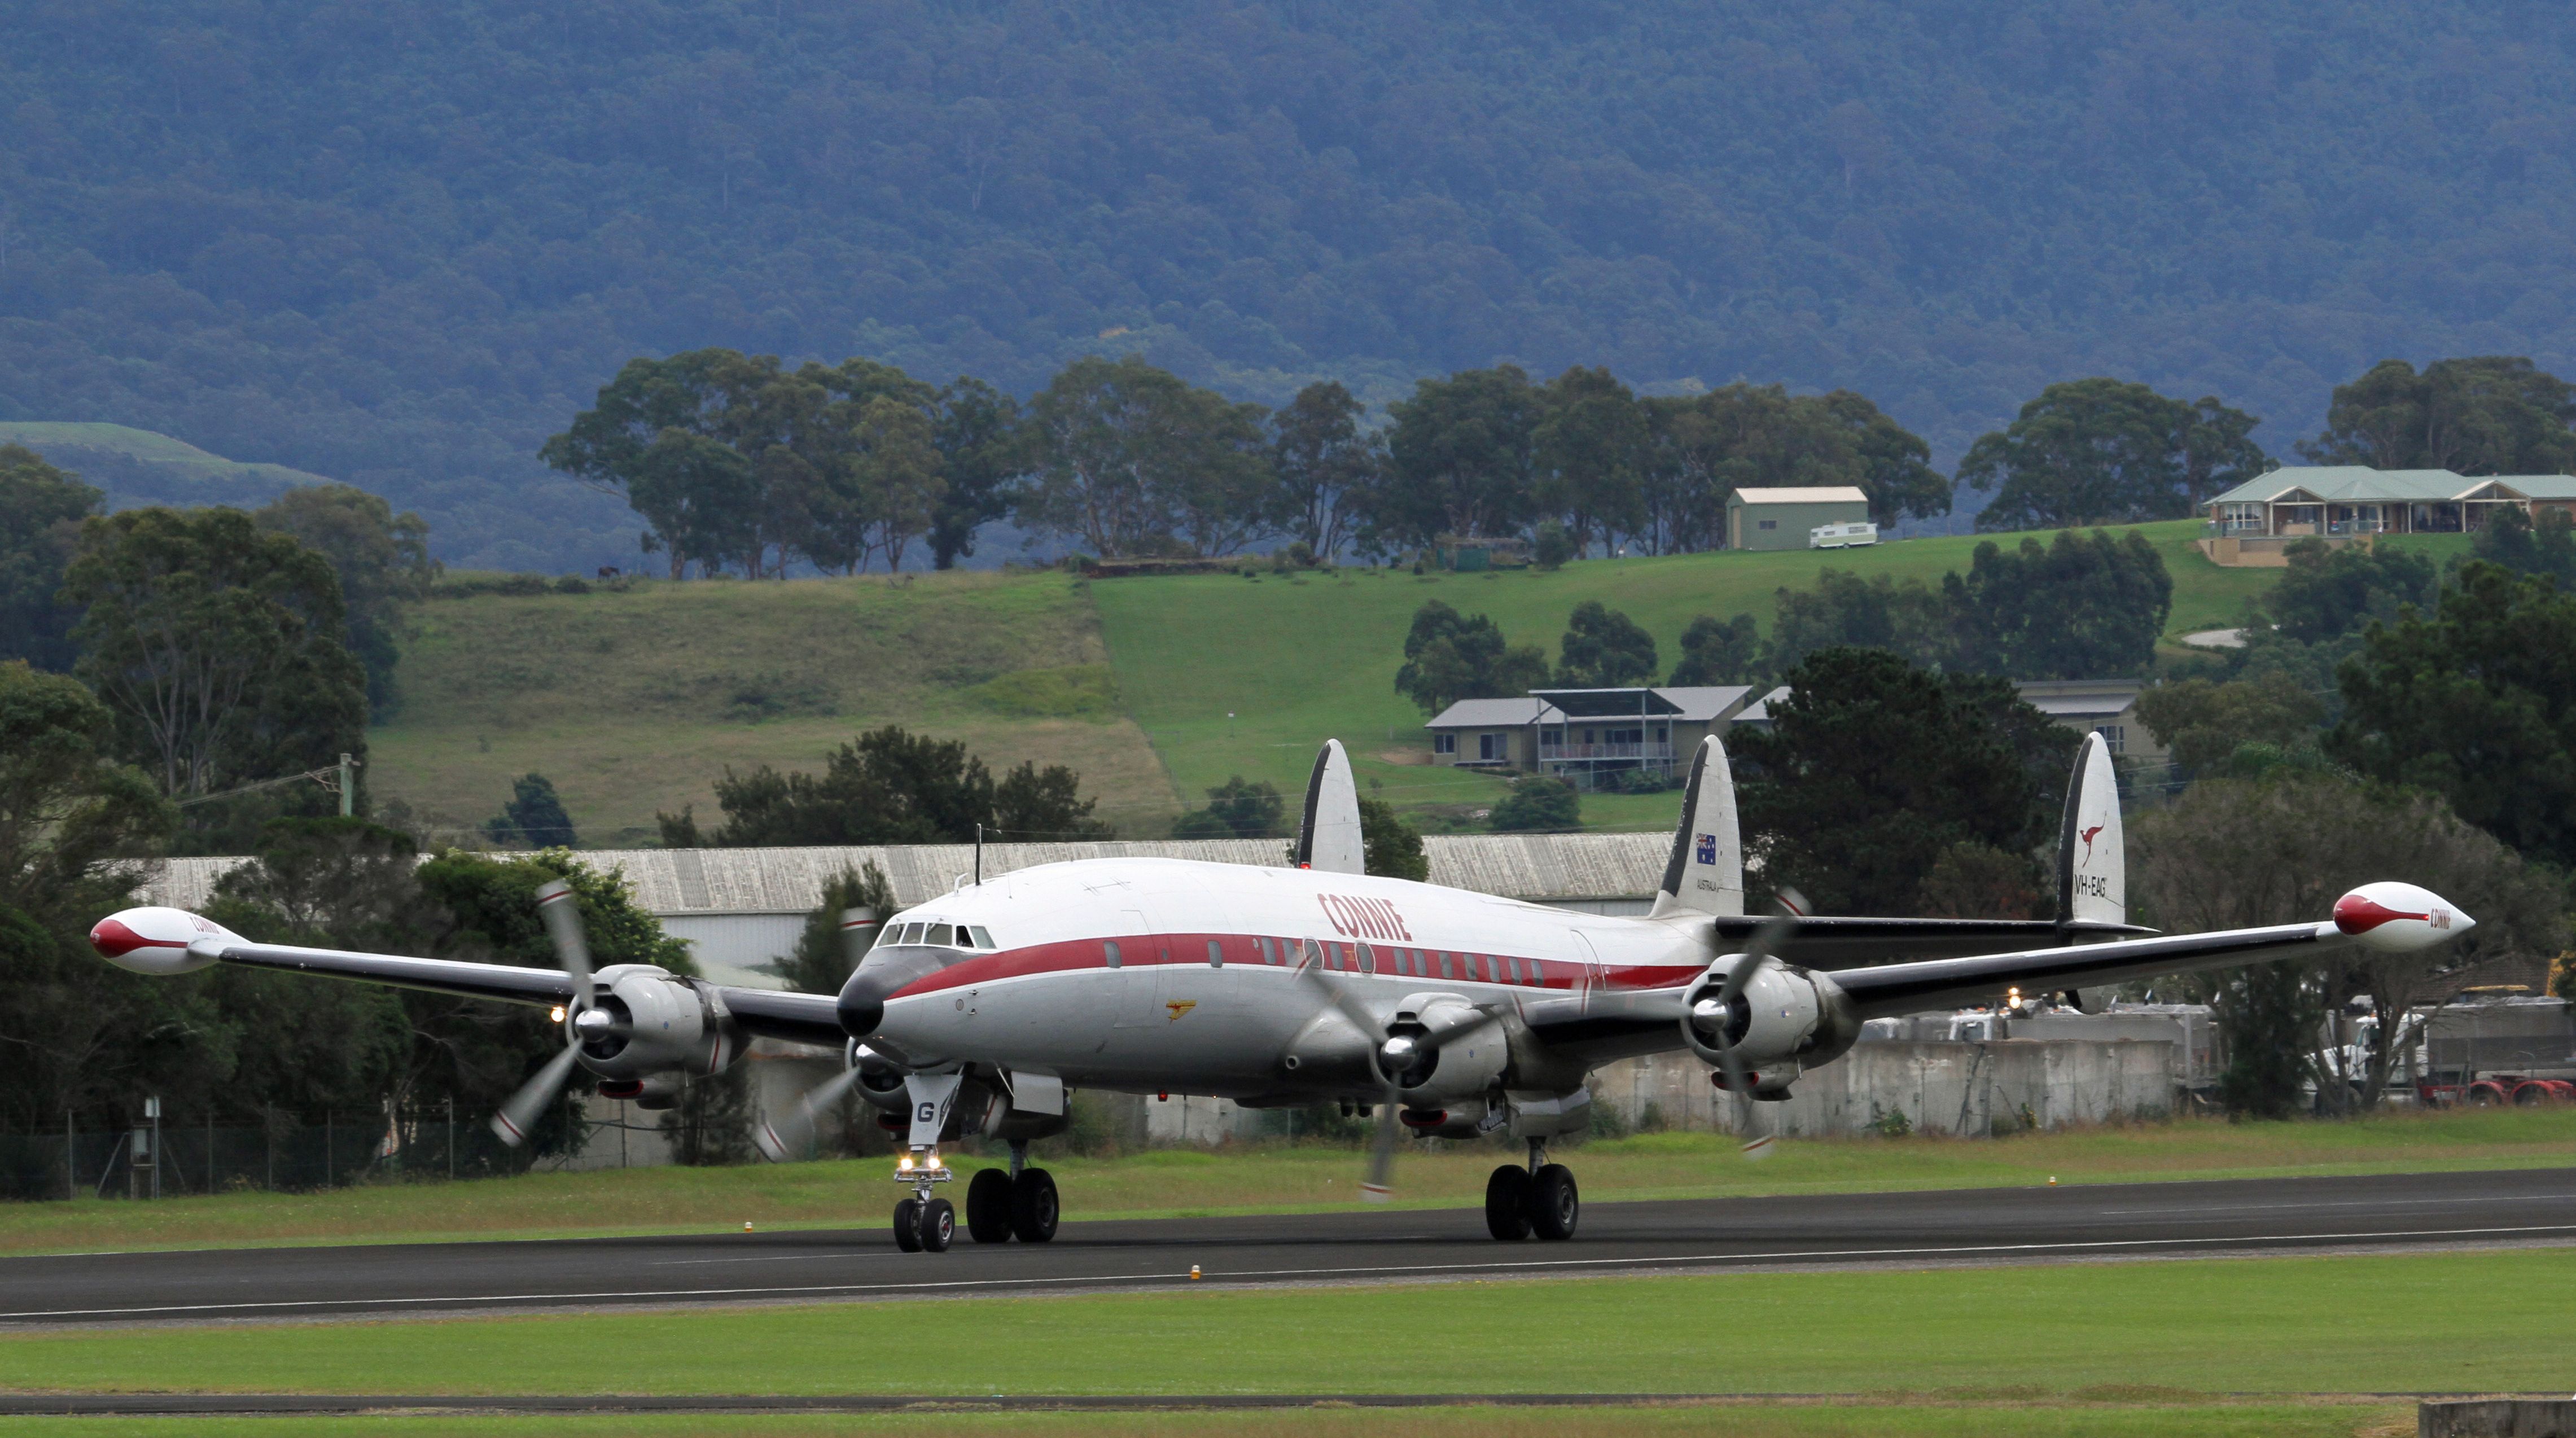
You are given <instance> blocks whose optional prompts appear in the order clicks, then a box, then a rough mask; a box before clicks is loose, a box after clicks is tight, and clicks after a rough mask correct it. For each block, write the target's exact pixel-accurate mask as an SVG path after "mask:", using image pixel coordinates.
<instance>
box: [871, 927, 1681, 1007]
mask: <svg viewBox="0 0 2576 1438" xmlns="http://www.w3.org/2000/svg"><path fill="white" fill-rule="evenodd" d="M1264 937H1268V936H1264ZM1211 941H1213V942H1215V943H1216V944H1218V945H1219V946H1220V952H1221V953H1223V954H1224V956H1225V963H1226V966H1227V967H1230V968H1234V967H1240V968H1263V969H1286V968H1293V967H1295V966H1296V963H1297V955H1298V954H1299V952H1300V951H1301V950H1302V948H1303V946H1304V941H1303V940H1295V939H1279V938H1272V939H1270V947H1271V951H1272V952H1273V953H1276V954H1278V955H1279V956H1280V958H1281V959H1282V960H1283V962H1280V963H1272V962H1270V961H1269V960H1268V959H1267V958H1265V957H1264V956H1263V954H1262V952H1261V950H1260V948H1259V946H1257V945H1256V944H1255V943H1254V941H1253V938H1252V936H1250V935H1246V934H1205V933H1200V934H1143V935H1134V934H1119V935H1114V936H1104V937H1102V938H1097V939H1067V940H1063V941H1060V942H1057V943H1052V944H1032V945H1030V946H1028V947H1027V948H1020V949H1005V950H1002V951H1001V952H999V953H991V954H975V955H973V956H972V957H969V958H964V959H960V960H958V961H957V962H956V963H953V964H950V965H948V966H947V967H946V968H943V969H941V970H939V971H938V972H936V973H930V974H924V975H922V976H921V977H920V978H917V979H915V980H913V981H912V982H911V983H909V984H906V985H904V986H903V987H902V988H900V989H897V990H895V991H894V993H892V994H890V995H888V997H889V998H898V999H908V998H918V997H920V996H922V995H924V994H935V993H944V992H946V991H948V990H950V989H964V988H973V987H975V986H976V985H978V984H989V983H998V982H1000V981H1001V980H1004V979H1022V978H1030V977H1034V976H1036V975H1039V974H1056V973H1072V972H1076V971H1079V970H1089V969H1103V970H1105V969H1107V968H1108V967H1109V956H1108V952H1107V949H1106V948H1105V947H1104V946H1105V945H1107V944H1116V945H1118V948H1119V965H1118V966H1119V967H1120V968H1122V969H1141V968H1199V967H1204V966H1207V946H1208V944H1209V943H1210V942H1211ZM1323 947H1324V951H1325V967H1326V968H1327V969H1329V970H1331V971H1332V972H1335V973H1358V972H1362V970H1361V969H1360V968H1359V963H1358V954H1357V952H1356V947H1355V946H1354V945H1353V944H1351V943H1350V942H1349V941H1347V940H1327V941H1325V942H1324V945H1323ZM1369 952H1370V954H1371V955H1372V956H1373V957H1374V959H1375V973H1376V975H1377V977H1379V978H1401V979H1412V980H1416V981H1418V982H1422V983H1435V984H1436V983H1453V984H1485V983H1493V984H1496V985H1498V986H1499V987H1502V988H1507V989H1510V988H1522V989H1555V990H1559V991H1565V990H1571V989H1574V988H1576V987H1578V985H1579V983H1580V981H1581V976H1582V972H1583V970H1584V968H1585V967H1586V966H1585V965H1582V964H1579V963H1572V962H1568V961H1566V960H1562V959H1532V958H1525V957H1520V956H1517V955H1510V954H1487V953H1481V952H1480V953H1478V954H1475V955H1473V956H1472V957H1471V958H1470V960H1469V963H1468V965H1467V966H1468V967H1469V968H1471V969H1472V970H1473V972H1471V973H1466V974H1460V973H1458V969H1459V958H1460V955H1462V954H1464V953H1465V951H1464V950H1458V949H1435V948H1428V947H1422V946H1417V945H1412V944H1402V945H1397V944H1371V945H1369ZM1399 953H1402V954H1403V955H1405V956H1406V958H1405V960H1404V961H1403V962H1402V963H1401V964H1399V963H1398V960H1397V957H1396V956H1397V955H1398V954H1399ZM1444 953H1445V954H1447V955H1449V956H1450V973H1451V974H1453V975H1457V976H1456V977H1444V976H1443V975H1442V974H1441V972H1440V961H1439V957H1438V956H1439V955H1441V954H1444ZM1415 954H1419V955H1421V956H1422V958H1421V967H1422V970H1423V972H1421V973H1415V972H1413V971H1412V969H1413V960H1412V958H1411V956H1412V955H1415ZM1487 963H1491V964H1496V965H1504V964H1517V965H1518V967H1519V971H1520V972H1521V973H1522V974H1524V975H1530V974H1535V975H1536V976H1537V980H1536V982H1527V981H1524V982H1522V983H1518V984H1514V983H1512V982H1511V981H1510V980H1509V979H1508V978H1507V977H1506V978H1501V979H1487V978H1486V977H1484V974H1485V966H1486V964H1487ZM1696 968H1697V966H1696V965H1692V964H1673V965H1660V966H1643V965H1626V966H1622V967H1619V968H1610V967H1607V966H1605V967H1604V968H1603V969H1602V970H1601V985H1602V987H1604V988H1640V989H1643V988H1662V987H1665V986H1667V985H1670V984H1672V983H1674V982H1675V981H1676V980H1677V978H1678V976H1680V975H1682V974H1685V973H1688V972H1691V971H1693V970H1695V969H1696ZM1502 972H1503V973H1504V974H1506V975H1508V974H1509V973H1510V972H1511V970H1510V969H1509V968H1508V967H1506V968H1504V969H1503V970H1502Z"/></svg>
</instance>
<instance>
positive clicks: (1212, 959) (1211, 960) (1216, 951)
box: [1208, 939, 1225, 969]
mask: <svg viewBox="0 0 2576 1438" xmlns="http://www.w3.org/2000/svg"><path fill="white" fill-rule="evenodd" d="M1208 967H1209V968H1211V969H1221V968H1224V967H1225V945H1224V944H1222V943H1219V942H1218V941H1216V940H1215V939H1210V940H1208Z"/></svg>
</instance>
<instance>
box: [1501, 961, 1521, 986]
mask: <svg viewBox="0 0 2576 1438" xmlns="http://www.w3.org/2000/svg"><path fill="white" fill-rule="evenodd" d="M1503 963H1504V964H1505V965H1507V966H1508V967H1507V969H1506V972H1508V973H1509V974H1510V975H1511V976H1512V982H1513V983H1516V984H1517V983H1519V982H1520V981H1521V961H1520V960H1518V959H1505V960H1503Z"/></svg>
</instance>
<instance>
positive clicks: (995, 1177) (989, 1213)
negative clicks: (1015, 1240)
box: [966, 1168, 1011, 1243]
mask: <svg viewBox="0 0 2576 1438" xmlns="http://www.w3.org/2000/svg"><path fill="white" fill-rule="evenodd" d="M966 1232H967V1233H968V1234H970V1235H972V1236H973V1237H974V1239H975V1241H976V1242H977V1243H1008V1242H1010V1241H1011V1176H1010V1175H1009V1174H1008V1173H1005V1172H1004V1171H1002V1170H1001V1169H998V1168H988V1169H985V1170H984V1171H983V1172H981V1173H978V1174H976V1175H975V1177H974V1179H973V1180H972V1181H970V1182H969V1183H968V1184H967V1185H966Z"/></svg>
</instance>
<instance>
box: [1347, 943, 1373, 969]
mask: <svg viewBox="0 0 2576 1438" xmlns="http://www.w3.org/2000/svg"><path fill="white" fill-rule="evenodd" d="M1352 947H1353V948H1356V949H1358V950H1359V951H1360V962H1359V971H1360V972H1361V973H1364V974H1373V973H1376V972H1377V950H1375V949H1372V948H1370V947H1369V946H1368V945H1366V944H1354V945H1352Z"/></svg>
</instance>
